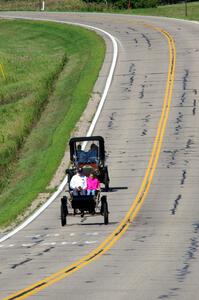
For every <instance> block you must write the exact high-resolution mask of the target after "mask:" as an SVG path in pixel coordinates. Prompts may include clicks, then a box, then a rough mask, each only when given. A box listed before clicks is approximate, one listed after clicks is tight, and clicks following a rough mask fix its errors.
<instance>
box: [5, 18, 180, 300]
mask: <svg viewBox="0 0 199 300" xmlns="http://www.w3.org/2000/svg"><path fill="white" fill-rule="evenodd" d="M144 26H146V27H148V28H152V29H154V30H157V31H159V32H160V33H162V34H163V35H164V36H165V37H166V39H167V41H168V47H169V65H168V75H167V84H166V91H165V97H164V103H163V108H162V113H161V117H160V120H159V124H158V129H157V133H156V137H155V141H154V145H153V150H152V153H151V156H150V160H149V163H148V167H147V170H146V173H145V176H144V179H143V181H142V184H141V187H140V189H139V191H138V194H137V196H136V198H135V200H134V202H133V204H132V206H131V207H130V209H129V211H128V212H127V214H126V216H125V217H124V219H123V220H122V221H121V223H120V224H119V226H118V227H117V228H116V229H115V230H114V231H113V232H112V233H111V234H110V235H109V236H108V237H107V238H106V239H105V240H104V241H103V242H102V243H101V244H100V245H99V246H98V247H97V248H96V249H94V250H93V251H92V252H90V253H89V254H88V255H86V256H84V257H83V258H81V259H80V260H78V261H76V262H75V263H73V264H72V265H70V266H68V267H66V268H64V269H62V270H60V271H59V272H57V273H54V274H53V275H51V276H49V277H47V278H45V279H43V280H41V281H38V282H37V283H35V284H33V285H30V286H28V287H26V288H25V289H23V290H21V291H19V292H17V293H15V294H13V295H10V296H8V297H7V298H5V299H4V300H14V299H25V298H26V297H28V296H31V295H33V294H35V293H38V292H39V291H41V290H42V289H45V288H46V287H48V286H49V285H51V284H53V283H55V282H57V281H59V280H61V279H63V278H65V277H66V276H69V275H70V274H72V273H74V272H76V271H77V270H79V269H81V268H82V267H84V266H85V265H87V264H89V263H90V262H91V261H93V260H95V259H97V258H99V257H100V256H101V255H103V254H104V253H105V252H107V251H108V250H109V249H110V248H111V247H112V246H113V245H114V244H115V243H116V242H117V241H118V239H119V238H120V237H121V236H122V235H123V234H124V233H125V231H126V230H127V228H128V227H129V225H130V224H131V222H132V221H133V220H134V218H135V217H136V215H137V213H138V212H139V210H140V208H141V205H142V203H143V202H144V200H145V198H146V196H147V193H148V191H149V188H150V185H151V183H152V179H153V176H154V172H155V169H156V166H157V162H158V158H159V155H160V149H161V146H162V142H163V137H164V132H165V129H166V124H167V120H168V115H169V110H170V105H171V98H172V91H173V84H174V76H175V65H176V49H175V43H174V40H173V38H172V36H171V35H170V34H169V33H168V32H166V31H165V30H163V29H161V28H159V27H155V26H152V25H148V24H144Z"/></svg>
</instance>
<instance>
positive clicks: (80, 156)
mask: <svg viewBox="0 0 199 300" xmlns="http://www.w3.org/2000/svg"><path fill="white" fill-rule="evenodd" d="M76 153H77V161H78V162H80V163H85V162H86V159H87V158H86V157H87V154H86V152H85V151H83V150H82V146H81V145H80V144H79V145H78V146H77V151H76Z"/></svg>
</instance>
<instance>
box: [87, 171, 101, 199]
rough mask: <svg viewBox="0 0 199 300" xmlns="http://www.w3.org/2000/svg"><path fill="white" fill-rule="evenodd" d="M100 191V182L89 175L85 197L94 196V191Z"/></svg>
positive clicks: (92, 175) (92, 174)
mask: <svg viewBox="0 0 199 300" xmlns="http://www.w3.org/2000/svg"><path fill="white" fill-rule="evenodd" d="M99 190H100V181H99V180H98V179H97V178H96V177H95V175H94V173H91V174H90V176H89V177H88V178H87V195H88V196H89V195H93V196H95V195H96V191H99Z"/></svg>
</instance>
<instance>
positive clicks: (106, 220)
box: [101, 196, 109, 225]
mask: <svg viewBox="0 0 199 300" xmlns="http://www.w3.org/2000/svg"><path fill="white" fill-rule="evenodd" d="M101 214H102V216H104V224H105V225H107V224H108V223H109V218H108V214H109V212H108V202H107V197H106V196H102V198H101Z"/></svg>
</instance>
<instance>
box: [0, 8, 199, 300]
mask: <svg viewBox="0 0 199 300" xmlns="http://www.w3.org/2000/svg"><path fill="white" fill-rule="evenodd" d="M0 16H1V17H3V16H11V17H14V16H18V17H20V16H21V17H30V18H41V19H51V20H59V21H69V22H78V23H82V24H88V25H92V26H95V27H99V28H101V29H103V30H106V31H107V32H109V33H111V34H112V35H113V36H114V37H115V38H116V39H117V41H118V47H119V56H118V60H117V66H116V69H115V73H114V78H113V81H112V84H111V88H110V90H109V93H108V97H107V99H106V102H105V105H104V107H103V110H102V113H101V115H100V118H99V121H98V122H97V125H96V128H95V132H94V133H95V134H100V135H102V136H104V138H105V141H106V146H107V150H108V165H109V169H110V176H111V186H112V187H117V188H115V189H112V191H111V192H109V193H108V201H109V209H110V225H108V226H105V225H103V224H102V218H100V217H92V218H88V219H87V220H85V221H84V222H80V220H79V219H78V218H76V217H75V218H70V219H69V224H68V225H67V227H64V228H61V227H60V220H59V199H57V201H55V202H54V203H53V204H52V205H51V206H50V207H49V208H48V209H47V210H46V211H45V212H44V213H43V214H42V215H41V216H40V217H39V218H37V220H36V221H35V222H33V223H31V224H30V225H29V226H28V227H26V228H25V229H24V230H22V231H20V232H19V233H18V234H16V235H15V236H13V237H12V238H10V239H9V240H7V241H5V242H3V243H1V244H0V261H1V264H0V295H1V298H2V299H3V298H5V297H8V296H9V295H12V294H14V293H15V292H18V291H22V292H21V294H18V295H16V297H8V299H23V298H24V297H30V298H31V297H32V298H35V299H56V298H57V299H75V300H76V299H84V300H86V299H95V300H98V299H100V300H102V299H107V298H109V299H114V300H117V299H118V300H121V299H125V300H131V299H134V300H141V299H142V300H153V299H170V298H172V299H180V300H190V299H191V300H192V299H197V298H198V293H199V286H198V276H199V275H198V269H199V254H198V247H199V200H198V194H199V185H198V176H199V172H198V169H199V154H198V153H199V151H198V150H199V131H198V126H199V118H198V113H199V112H198V105H199V88H198V81H199V40H198V31H199V25H198V24H194V23H187V22H184V21H177V20H168V19H163V18H152V17H149V18H147V17H133V16H127V15H111V14H94V13H92V14H78V13H71V14H70V13H68V14H67V13H50V14H47V13H1V14H0ZM167 33H168V34H167ZM106 42H107V56H106V60H105V65H104V67H103V69H102V72H101V73H100V77H99V81H98V85H97V87H96V92H101V89H103V86H104V82H105V78H106V76H107V74H108V69H109V67H110V62H111V57H112V51H113V50H112V48H111V43H110V41H108V39H107V38H106ZM175 50H176V52H175ZM175 60H176V64H175ZM173 83H174V85H173ZM171 96H172V97H171ZM170 100H171V103H170ZM165 129H166V130H165ZM159 153H160V156H159ZM158 158H159V160H158ZM145 174H147V177H145ZM144 178H145V179H144ZM139 193H140V195H139ZM145 196H146V198H145ZM135 199H137V205H138V206H139V203H140V201H142V199H143V201H144V203H143V205H142V207H141V209H140V210H139V212H138V214H137V216H136V217H135V218H134V216H135V215H136V213H137V212H136V211H135V210H134V211H133V214H134V215H133V217H132V219H133V222H132V223H131V224H130V226H129V227H128V228H127V230H126V232H124V234H122V236H121V238H117V241H116V243H114V242H115V241H113V242H111V243H112V244H111V243H110V247H108V248H109V249H107V250H108V251H104V252H103V251H102V252H103V253H102V255H98V256H99V257H98V258H97V259H95V260H93V261H92V260H91V262H89V261H88V262H87V263H84V266H83V267H81V268H78V267H77V268H76V270H75V272H73V273H70V272H69V273H68V274H67V276H66V275H64V271H63V269H64V268H67V267H68V266H70V265H71V264H72V263H75V262H76V261H78V260H80V261H81V258H82V257H84V256H85V255H87V254H89V253H90V252H91V251H92V250H94V249H96V248H97V247H100V245H101V243H103V241H104V240H105V239H106V238H107V237H108V236H110V234H111V233H112V232H113V231H114V230H115V229H116V228H119V224H120V221H121V220H122V218H123V217H124V216H125V214H126V213H127V211H128V210H129V208H130V207H131V205H132V203H133V201H134V200H135ZM138 206H136V207H138ZM138 208H139V207H138ZM118 235H119V234H118ZM103 249H104V248H103ZM59 271H60V273H59V274H58V273H57V272H59ZM55 273H56V274H57V275H56V278H55V277H53V274H55ZM65 274H66V273H65ZM51 275H52V277H51V279H48V280H46V281H45V278H47V277H49V276H51ZM59 277H60V278H59ZM59 279H60V280H59ZM35 284H36V285H35ZM31 285H33V286H32V287H31ZM42 287H43V289H41V290H40V288H42ZM26 288H27V290H28V291H27V292H26ZM23 291H24V293H23Z"/></svg>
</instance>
